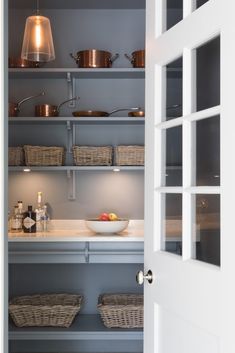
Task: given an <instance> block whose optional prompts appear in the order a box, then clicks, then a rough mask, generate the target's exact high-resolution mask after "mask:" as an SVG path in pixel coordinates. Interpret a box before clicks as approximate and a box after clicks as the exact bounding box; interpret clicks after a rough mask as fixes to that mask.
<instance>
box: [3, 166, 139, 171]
mask: <svg viewBox="0 0 235 353" xmlns="http://www.w3.org/2000/svg"><path fill="white" fill-rule="evenodd" d="M25 169H30V171H32V172H34V171H35V172H57V171H61V172H63V171H77V172H80V171H81V172H82V171H113V170H114V169H120V171H144V166H114V165H113V166H80V167H78V166H61V167H29V166H17V167H13V166H9V167H8V171H9V172H24V171H25Z"/></svg>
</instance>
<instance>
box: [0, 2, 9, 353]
mask: <svg viewBox="0 0 235 353" xmlns="http://www.w3.org/2000/svg"><path fill="white" fill-rule="evenodd" d="M0 5H1V6H0V23H1V26H0V77H1V80H0V102H1V105H0V119H1V120H0V141H1V142H0V144H1V150H0V166H1V171H0V230H1V236H0V274H1V275H0V351H1V352H4V353H8V222H7V219H8V196H7V190H8V152H7V151H8V137H7V136H8V0H1V3H0Z"/></svg>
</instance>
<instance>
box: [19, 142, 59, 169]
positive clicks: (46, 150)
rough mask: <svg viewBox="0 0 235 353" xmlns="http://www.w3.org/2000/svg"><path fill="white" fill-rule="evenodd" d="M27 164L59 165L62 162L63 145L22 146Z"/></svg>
mask: <svg viewBox="0 0 235 353" xmlns="http://www.w3.org/2000/svg"><path fill="white" fill-rule="evenodd" d="M24 151H25V164H26V165H27V166H35V165H38V166H50V165H51V166H61V165H62V164H63V163H64V156H65V150H64V147H47V146H28V145H27V146H24Z"/></svg>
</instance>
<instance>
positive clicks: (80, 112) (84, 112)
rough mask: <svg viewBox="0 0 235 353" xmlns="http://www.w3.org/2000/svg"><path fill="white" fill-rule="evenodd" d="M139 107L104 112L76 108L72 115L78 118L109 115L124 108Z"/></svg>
mask: <svg viewBox="0 0 235 353" xmlns="http://www.w3.org/2000/svg"><path fill="white" fill-rule="evenodd" d="M139 109H140V108H139V107H138V108H121V109H114V110H112V111H111V112H104V111H101V110H78V111H76V112H73V116H75V117H77V118H79V117H86V118H89V117H107V116H110V115H112V114H114V113H117V112H120V111H126V110H139Z"/></svg>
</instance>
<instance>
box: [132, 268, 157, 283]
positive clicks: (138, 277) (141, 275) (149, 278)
mask: <svg viewBox="0 0 235 353" xmlns="http://www.w3.org/2000/svg"><path fill="white" fill-rule="evenodd" d="M145 279H146V280H147V281H148V283H152V282H153V273H152V271H151V270H148V272H147V274H146V275H145V274H144V272H143V271H138V272H137V274H136V282H137V283H138V284H143V283H144V280H145Z"/></svg>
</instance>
